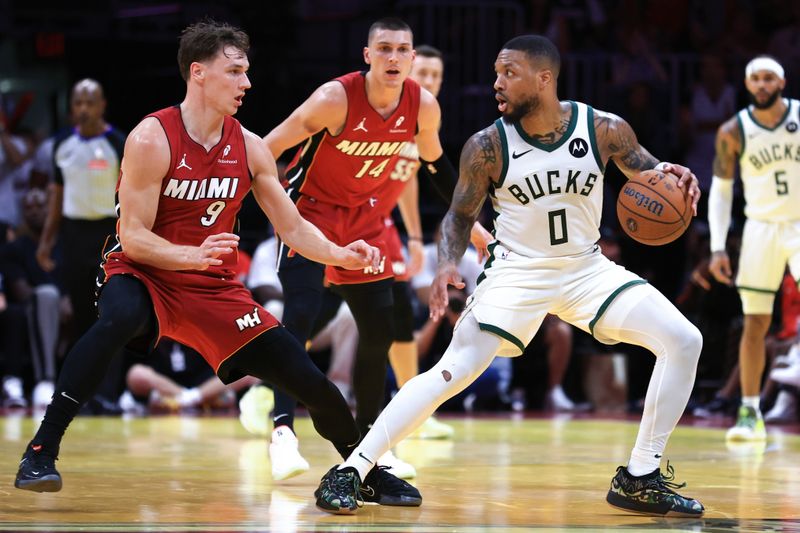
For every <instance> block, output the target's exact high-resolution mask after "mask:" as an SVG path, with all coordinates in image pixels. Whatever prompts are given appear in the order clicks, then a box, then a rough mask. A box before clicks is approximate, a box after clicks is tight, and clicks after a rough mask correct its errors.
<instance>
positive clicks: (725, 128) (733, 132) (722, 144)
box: [713, 121, 741, 178]
mask: <svg viewBox="0 0 800 533" xmlns="http://www.w3.org/2000/svg"><path fill="white" fill-rule="evenodd" d="M739 137H740V133H739V128H738V125H737V124H736V123H735V122H732V121H728V122H726V123H724V124H723V125H722V126H721V127H720V129H719V131H718V132H717V139H716V142H715V144H714V148H715V153H714V166H713V172H714V175H715V176H719V177H721V178H729V177H730V178H732V177H733V170H734V165H735V163H736V154H737V153H738V151H739V150H738V149H737V148H736V145H737V144H739V145H740V146H741V139H739Z"/></svg>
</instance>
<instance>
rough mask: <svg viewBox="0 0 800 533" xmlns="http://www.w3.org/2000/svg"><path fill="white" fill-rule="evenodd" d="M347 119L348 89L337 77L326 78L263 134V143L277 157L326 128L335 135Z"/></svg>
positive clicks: (274, 157)
mask: <svg viewBox="0 0 800 533" xmlns="http://www.w3.org/2000/svg"><path fill="white" fill-rule="evenodd" d="M346 120H347V93H346V92H345V90H344V86H343V85H342V84H341V83H339V82H338V81H329V82H328V83H325V84H323V85H321V86H320V87H319V88H318V89H317V90H316V91H314V92H313V93H312V94H311V96H309V97H308V99H307V100H306V101H305V102H303V103H302V104H300V107H298V108H297V109H295V110H294V111H293V112H292V114H291V115H289V116H288V117H287V118H286V120H284V121H283V122H281V123H280V124H279V125H278V126H277V127H276V128H275V129H274V130H272V131H271V132H269V133H268V134H267V136H266V137H264V143H265V144H266V146H267V149H268V150H269V151H270V153H271V154H272V157H273V159H278V158H279V157H280V156H281V154H282V153H283V152H285V151H286V150H288V149H289V148H291V147H292V146H295V145H296V144H299V143H301V142H302V141H304V140H306V139H308V138H309V137H311V136H312V135H314V134H316V133H318V132H320V131H322V130H324V129H327V130H328V131H329V132H331V134H333V135H338V134H339V131H340V130H341V129H342V128H343V127H344V124H345V122H346Z"/></svg>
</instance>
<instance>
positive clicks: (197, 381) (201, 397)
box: [120, 340, 259, 411]
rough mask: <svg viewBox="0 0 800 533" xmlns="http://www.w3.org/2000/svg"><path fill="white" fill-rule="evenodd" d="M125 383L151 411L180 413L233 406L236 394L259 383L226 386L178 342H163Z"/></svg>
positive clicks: (243, 380) (252, 380)
mask: <svg viewBox="0 0 800 533" xmlns="http://www.w3.org/2000/svg"><path fill="white" fill-rule="evenodd" d="M125 381H126V384H127V386H128V391H129V392H130V393H131V395H132V397H133V398H135V400H139V401H143V402H147V403H148V405H149V407H150V408H151V409H153V408H156V409H157V408H166V409H170V410H176V411H177V410H180V409H191V408H196V407H209V408H214V407H231V406H233V405H234V404H235V402H236V394H235V393H236V391H238V390H240V389H242V388H244V387H247V386H249V385H252V384H254V383H257V382H258V381H259V380H258V379H256V378H254V377H252V376H245V377H243V378H241V379H239V380H237V381H234V382H233V383H231V384H230V385H225V384H224V383H222V381H220V379H219V378H218V377H217V376H216V375H215V374H214V371H213V370H212V369H211V367H210V366H208V363H206V362H205V361H204V360H203V358H202V356H201V355H200V354H198V353H197V352H196V351H194V350H192V349H191V348H189V347H187V346H183V345H182V344H180V343H178V342H175V341H172V340H164V341H162V342H161V343H159V344H158V346H157V347H156V349H155V350H154V352H153V354H152V355H151V356H150V357H148V358H147V361H146V362H139V363H136V364H134V365H133V366H131V368H130V369H129V370H128V373H127V376H126V379H125ZM133 398H132V399H133ZM120 403H121V404H124V403H127V405H125V407H128V408H130V407H133V406H134V405H135V404H133V403H130V400H127V401H126V402H122V401H121V402H120Z"/></svg>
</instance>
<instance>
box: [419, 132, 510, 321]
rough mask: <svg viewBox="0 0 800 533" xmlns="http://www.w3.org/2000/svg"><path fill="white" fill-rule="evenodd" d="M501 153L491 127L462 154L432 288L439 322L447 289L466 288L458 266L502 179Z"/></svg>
mask: <svg viewBox="0 0 800 533" xmlns="http://www.w3.org/2000/svg"><path fill="white" fill-rule="evenodd" d="M501 154H502V150H501V148H500V136H499V133H498V132H497V128H496V127H495V126H494V125H492V126H490V127H488V128H486V129H485V130H482V131H480V132H478V133H476V134H475V135H473V136H472V137H470V139H469V140H468V141H467V143H466V144H465V145H464V148H463V150H462V151H461V161H460V162H459V178H458V184H457V185H456V190H455V192H454V193H453V201H452V202H451V203H450V209H449V210H448V211H447V214H446V215H445V217H444V220H443V221H442V239H441V241H440V242H439V266H438V268H437V271H436V277H435V278H434V280H433V284H432V286H431V296H430V301H429V307H430V310H431V317H433V318H438V317H440V316H442V315H443V314H444V310H445V308H446V307H447V301H448V299H447V285H448V284H449V285H454V286H456V287H458V288H463V287H464V283H463V281H462V280H461V276H460V275H459V273H458V268H457V267H458V262H459V261H460V260H461V257H462V256H463V255H464V251H465V250H466V249H467V244H468V242H469V237H470V230H471V229H472V225H473V224H474V223H475V219H476V218H477V217H478V213H480V210H481V207H482V206H483V202H484V201H485V200H486V195H487V194H488V193H489V186H490V185H491V183H492V181H493V180H494V179H495V178H496V177H497V176H499V175H500V169H501V168H502V165H503V162H502V159H501V158H502V155H501Z"/></svg>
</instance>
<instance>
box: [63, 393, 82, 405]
mask: <svg viewBox="0 0 800 533" xmlns="http://www.w3.org/2000/svg"><path fill="white" fill-rule="evenodd" d="M61 396H63V397H64V398H66V399H67V400H72V401H73V402H75V403H77V404H80V403H81V402H79V401H78V400H76V399H75V398H73V397H72V396H70V395H69V394H67V393H66V392H64V391H61Z"/></svg>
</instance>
